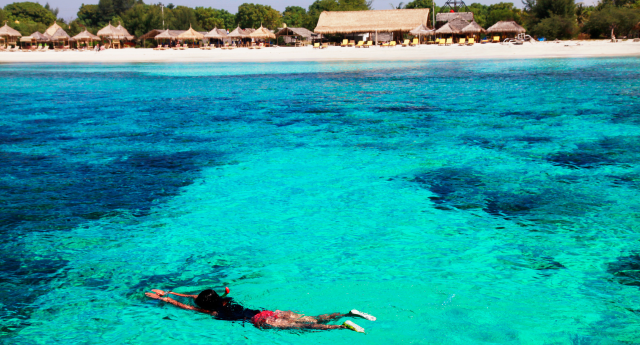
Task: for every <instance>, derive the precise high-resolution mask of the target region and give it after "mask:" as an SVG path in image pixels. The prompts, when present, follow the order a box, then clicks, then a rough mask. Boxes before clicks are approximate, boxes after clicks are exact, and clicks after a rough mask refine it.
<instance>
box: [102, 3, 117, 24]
mask: <svg viewBox="0 0 640 345" xmlns="http://www.w3.org/2000/svg"><path fill="white" fill-rule="evenodd" d="M98 15H99V19H100V21H99V22H100V24H105V23H107V22H110V21H111V18H113V16H114V15H116V11H115V10H114V9H113V0H100V1H99V2H98ZM100 26H102V25H100Z"/></svg>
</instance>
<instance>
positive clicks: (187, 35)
mask: <svg viewBox="0 0 640 345" xmlns="http://www.w3.org/2000/svg"><path fill="white" fill-rule="evenodd" d="M203 38H204V35H203V34H201V33H199V32H197V31H196V30H193V28H192V27H191V25H189V30H187V31H185V32H183V33H181V34H180V35H178V39H180V40H194V41H195V40H201V39H203Z"/></svg>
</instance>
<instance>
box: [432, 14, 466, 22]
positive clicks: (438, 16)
mask: <svg viewBox="0 0 640 345" xmlns="http://www.w3.org/2000/svg"><path fill="white" fill-rule="evenodd" d="M456 17H460V18H462V19H464V20H466V21H468V22H470V21H472V20H473V12H450V13H438V14H436V22H449V21H450V20H452V19H454V18H456Z"/></svg>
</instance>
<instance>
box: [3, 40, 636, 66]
mask: <svg viewBox="0 0 640 345" xmlns="http://www.w3.org/2000/svg"><path fill="white" fill-rule="evenodd" d="M638 55H640V42H633V41H632V40H627V41H619V42H618V43H611V42H608V41H607V40H601V41H560V42H558V43H556V42H535V43H525V44H524V45H521V46H515V45H502V44H476V45H474V46H459V45H452V46H444V47H443V46H435V45H421V46H419V47H400V46H398V47H394V48H381V47H372V48H369V49H366V48H360V49H356V48H341V47H329V48H328V49H322V50H319V49H313V48H312V47H311V46H307V47H302V48H285V47H278V48H263V49H260V50H256V49H253V50H250V49H247V48H238V49H235V50H221V49H214V50H200V49H187V50H166V51H156V50H153V49H122V50H106V51H103V52H99V53H96V52H93V51H89V52H78V51H68V52H54V51H48V52H44V53H40V52H0V63H15V62H36V63H43V62H44V63H48V62H51V63H58V62H209V61H225V62H234V61H262V62H268V61H344V60H382V61H391V60H414V61H415V60H430V59H435V60H451V59H465V60H467V59H524V58H575V57H615V56H638Z"/></svg>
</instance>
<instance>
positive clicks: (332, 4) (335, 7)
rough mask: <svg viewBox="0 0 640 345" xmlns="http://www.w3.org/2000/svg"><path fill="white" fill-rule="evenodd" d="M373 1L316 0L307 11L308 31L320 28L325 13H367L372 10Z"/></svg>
mask: <svg viewBox="0 0 640 345" xmlns="http://www.w3.org/2000/svg"><path fill="white" fill-rule="evenodd" d="M372 4H373V1H367V0H316V1H315V2H314V3H312V4H311V5H310V6H309V11H307V15H308V17H307V19H308V22H307V25H306V26H305V27H306V28H307V29H309V30H312V31H313V29H315V27H316V26H318V19H319V18H320V14H321V13H322V12H323V11H366V10H371V9H372Z"/></svg>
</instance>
